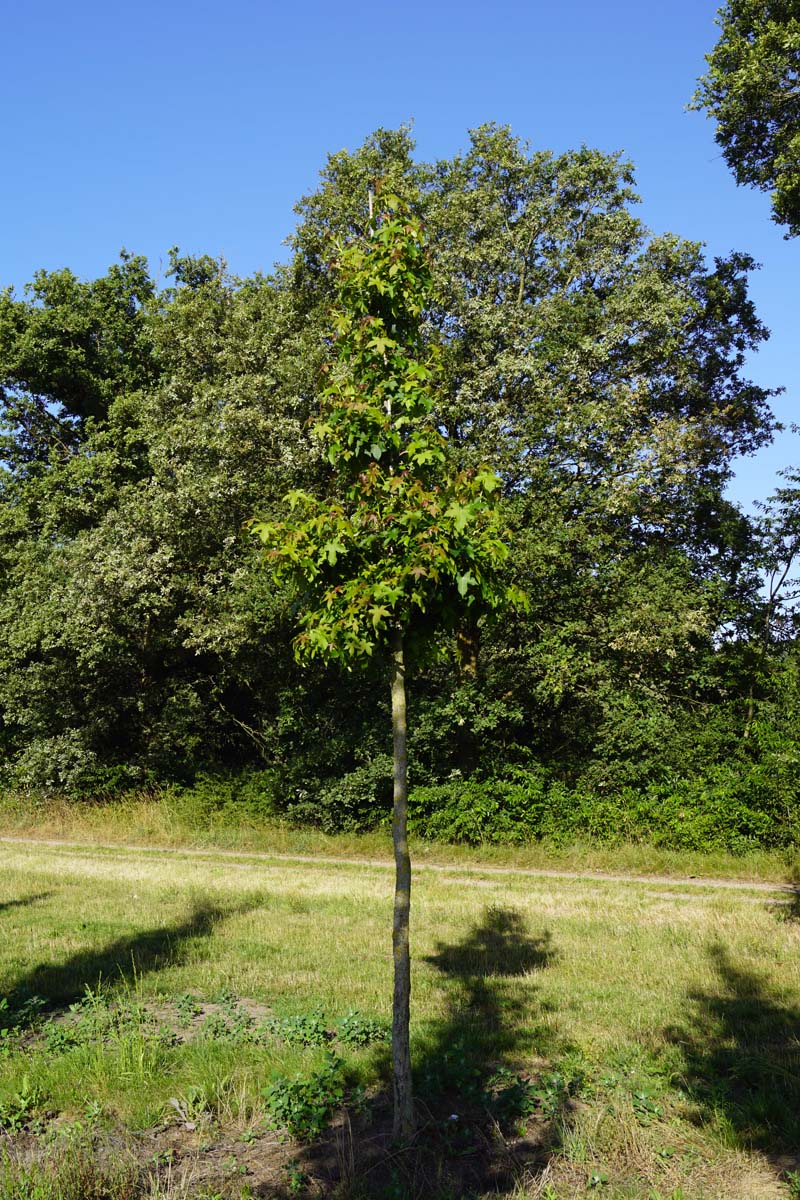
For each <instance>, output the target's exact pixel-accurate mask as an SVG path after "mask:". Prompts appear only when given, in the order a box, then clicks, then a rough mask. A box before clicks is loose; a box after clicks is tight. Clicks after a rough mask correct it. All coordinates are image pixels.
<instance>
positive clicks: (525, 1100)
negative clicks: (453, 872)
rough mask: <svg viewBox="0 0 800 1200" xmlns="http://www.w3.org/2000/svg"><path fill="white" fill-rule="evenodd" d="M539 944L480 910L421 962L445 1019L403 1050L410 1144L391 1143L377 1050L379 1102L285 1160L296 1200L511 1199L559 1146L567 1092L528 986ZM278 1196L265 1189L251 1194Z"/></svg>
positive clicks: (545, 950) (544, 955) (502, 917)
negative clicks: (408, 1079)
mask: <svg viewBox="0 0 800 1200" xmlns="http://www.w3.org/2000/svg"><path fill="white" fill-rule="evenodd" d="M553 957H554V951H553V947H552V944H551V938H550V934H549V933H548V932H546V931H545V932H543V933H541V934H539V935H537V936H533V935H532V934H531V933H530V931H529V929H528V927H527V925H526V922H525V920H524V918H523V917H522V915H521V914H520V913H519V912H517V911H516V910H514V909H512V908H488V909H487V910H486V911H485V913H484V914H483V917H482V918H481V920H480V921H479V922H477V923H476V925H475V926H474V927H473V928H472V929H471V930H470V931H469V932H468V933H467V935H466V936H465V937H464V938H463V939H462V940H461V941H459V942H455V943H452V944H448V943H444V942H442V943H439V944H438V945H437V946H436V949H435V951H434V953H432V954H431V955H429V956H428V957H427V958H426V959H425V960H424V961H425V962H426V963H427V964H428V965H429V966H430V967H432V968H433V969H434V971H435V972H436V973H437V975H438V976H439V980H440V986H441V988H442V990H443V992H444V998H445V1005H446V1015H445V1017H444V1018H443V1019H442V1020H439V1021H437V1022H431V1023H429V1024H428V1025H427V1027H424V1028H423V1029H422V1030H421V1031H420V1032H419V1033H418V1035H417V1036H416V1038H415V1039H414V1087H415V1098H416V1105H417V1117H418V1132H417V1135H416V1137H415V1139H414V1142H413V1144H412V1145H411V1146H409V1147H407V1148H405V1149H398V1148H397V1147H394V1146H392V1143H391V1100H390V1096H391V1090H390V1086H389V1083H390V1062H389V1051H388V1048H384V1049H383V1050H382V1051H381V1057H380V1060H379V1066H380V1070H381V1074H382V1077H383V1079H384V1080H385V1088H384V1090H383V1091H382V1092H381V1093H380V1094H379V1095H378V1096H376V1097H374V1098H372V1099H371V1100H370V1101H369V1103H368V1104H367V1105H366V1108H365V1109H364V1110H363V1111H362V1113H361V1114H360V1115H353V1114H350V1116H346V1117H344V1119H343V1120H340V1121H339V1122H338V1123H337V1125H336V1127H335V1129H334V1131H333V1136H332V1137H331V1138H329V1139H328V1140H327V1141H325V1142H321V1143H319V1144H318V1145H315V1146H311V1147H307V1148H305V1149H304V1150H302V1151H301V1152H299V1153H298V1155H297V1156H296V1169H297V1171H298V1173H299V1175H298V1178H300V1177H304V1178H305V1179H306V1181H307V1191H305V1192H301V1193H300V1194H304V1195H312V1194H313V1195H337V1196H339V1195H341V1196H347V1197H351V1198H353V1200H355V1198H357V1197H358V1198H361V1197H363V1198H366V1197H369V1198H370V1200H381V1198H385V1200H434V1198H437V1197H442V1198H445V1197H447V1198H451V1200H452V1198H453V1197H458V1198H459V1200H467V1198H468V1197H472V1196H478V1195H482V1194H486V1193H487V1192H490V1193H491V1194H493V1195H497V1196H503V1195H511V1194H512V1193H513V1192H514V1191H515V1189H516V1188H517V1187H518V1185H519V1181H520V1179H521V1178H523V1177H525V1176H531V1175H532V1176H535V1175H536V1174H537V1173H539V1172H540V1171H541V1170H542V1169H543V1167H544V1166H545V1165H546V1163H547V1162H548V1160H549V1158H550V1157H551V1156H552V1154H553V1152H554V1150H555V1149H556V1148H557V1146H558V1144H559V1133H560V1130H561V1128H562V1127H563V1123H564V1121H565V1120H568V1119H569V1114H570V1111H571V1108H572V1106H573V1102H572V1099H571V1090H572V1087H571V1085H572V1083H574V1081H570V1080H567V1079H564V1078H562V1077H561V1076H560V1075H559V1074H558V1073H557V1072H554V1071H553V1070H552V1067H551V1066H550V1065H549V1060H550V1059H551V1058H552V1057H553V1056H556V1055H559V1054H561V1053H563V1052H564V1051H565V1049H566V1047H565V1045H564V1042H563V1039H562V1038H560V1036H559V1035H558V1032H557V1029H556V1025H555V1022H554V1020H553V1017H552V1014H550V1013H549V1012H548V1011H547V1009H546V1006H545V1005H544V1003H543V1002H542V1000H541V998H539V997H538V995H537V987H536V984H535V982H534V981H533V980H532V976H535V974H536V973H538V972H540V971H543V970H545V969H546V968H547V966H548V964H549V963H550V962H552V960H553ZM254 1194H255V1195H256V1196H261V1197H264V1198H266V1197H268V1196H270V1197H276V1198H277V1197H279V1196H289V1195H290V1194H297V1193H292V1192H291V1189H287V1190H285V1191H283V1192H282V1191H281V1190H280V1189H277V1190H276V1188H275V1185H274V1184H272V1185H270V1186H268V1187H267V1186H264V1187H263V1188H262V1190H257V1191H256V1192H255V1193H254Z"/></svg>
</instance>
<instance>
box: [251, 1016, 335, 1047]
mask: <svg viewBox="0 0 800 1200" xmlns="http://www.w3.org/2000/svg"><path fill="white" fill-rule="evenodd" d="M266 1028H267V1029H269V1030H270V1032H271V1033H273V1034H275V1036H276V1037H279V1038H280V1039H281V1041H284V1042H286V1043H287V1044H288V1045H289V1046H324V1045H326V1043H328V1042H329V1041H330V1040H331V1033H330V1030H329V1029H328V1028H327V1026H326V1024H325V1018H324V1017H323V1015H322V1013H321V1012H320V1011H319V1010H318V1009H314V1010H313V1011H312V1012H310V1013H300V1014H299V1015H298V1016H295V1017H283V1018H275V1019H273V1020H271V1021H268V1022H266Z"/></svg>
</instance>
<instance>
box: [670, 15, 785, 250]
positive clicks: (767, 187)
mask: <svg viewBox="0 0 800 1200" xmlns="http://www.w3.org/2000/svg"><path fill="white" fill-rule="evenodd" d="M718 24H719V25H720V27H721V33H720V37H719V41H718V42H717V44H716V46H715V47H714V49H713V50H712V52H711V53H710V54H708V55H706V61H707V63H708V71H707V72H706V74H705V75H704V76H703V77H702V78H701V79H700V81H699V84H698V88H697V92H696V93H695V96H694V100H693V107H695V108H699V109H705V110H706V112H707V114H708V115H709V116H710V117H713V119H714V120H715V121H716V122H717V131H716V139H717V142H718V144H719V145H720V147H721V148H722V153H723V155H724V157H725V161H726V163H727V164H728V166H729V167H730V169H731V170H732V171H733V173H734V175H735V177H736V182H737V183H740V184H741V183H745V184H751V185H752V186H754V187H757V188H760V189H761V191H764V192H770V193H771V194H772V214H773V219H774V220H775V221H776V222H777V223H778V224H779V225H785V226H786V227H787V233H786V236H787V237H796V236H797V235H798V234H800V10H799V9H798V7H797V3H796V0H728V3H727V4H725V6H724V7H723V8H721V9H720V10H719V19H718Z"/></svg>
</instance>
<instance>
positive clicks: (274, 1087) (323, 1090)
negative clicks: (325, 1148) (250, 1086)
mask: <svg viewBox="0 0 800 1200" xmlns="http://www.w3.org/2000/svg"><path fill="white" fill-rule="evenodd" d="M263 1095H264V1099H265V1100H266V1102H267V1107H268V1108H269V1111H270V1113H271V1114H272V1116H273V1118H274V1119H275V1121H277V1123H278V1125H280V1126H281V1127H283V1128H284V1129H286V1130H287V1132H288V1133H289V1135H290V1136H291V1137H293V1138H296V1139H297V1140H298V1141H305V1142H307V1141H313V1139H314V1138H316V1137H319V1135H320V1134H321V1133H322V1131H323V1130H324V1129H325V1127H326V1125H327V1124H328V1120H329V1118H330V1116H331V1114H332V1113H333V1111H334V1110H335V1109H336V1108H338V1107H339V1105H340V1104H341V1103H342V1101H343V1099H344V1084H343V1080H342V1063H341V1060H340V1059H339V1058H337V1057H336V1055H335V1054H332V1053H330V1052H328V1054H326V1056H325V1065H324V1066H323V1067H322V1068H321V1069H320V1070H319V1071H317V1072H315V1073H314V1074H312V1075H308V1076H305V1077H304V1076H302V1075H295V1076H294V1078H293V1079H284V1078H277V1079H275V1080H274V1081H273V1082H272V1083H271V1084H270V1086H269V1087H268V1088H265V1089H264V1092H263Z"/></svg>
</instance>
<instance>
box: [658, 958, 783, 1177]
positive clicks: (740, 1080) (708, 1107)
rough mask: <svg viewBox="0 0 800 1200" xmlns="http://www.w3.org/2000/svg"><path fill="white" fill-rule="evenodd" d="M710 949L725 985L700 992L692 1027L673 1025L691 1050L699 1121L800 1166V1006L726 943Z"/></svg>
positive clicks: (672, 1036) (688, 1069)
mask: <svg viewBox="0 0 800 1200" xmlns="http://www.w3.org/2000/svg"><path fill="white" fill-rule="evenodd" d="M709 954H710V956H711V960H712V962H713V964H714V967H715V968H716V971H717V974H718V976H719V982H720V987H719V989H715V990H714V991H713V992H695V993H693V994H692V995H691V996H690V997H689V999H690V1001H691V1006H692V1011H691V1014H690V1016H689V1019H688V1020H687V1023H686V1025H685V1026H684V1027H681V1028H671V1029H669V1030H668V1031H667V1038H668V1040H669V1041H671V1042H672V1043H674V1044H677V1045H679V1046H680V1048H681V1050H682V1052H683V1056H684V1062H685V1080H686V1085H687V1088H688V1091H689V1094H690V1096H691V1098H692V1100H693V1101H694V1104H695V1106H696V1119H697V1120H698V1121H701V1122H702V1123H703V1124H706V1123H711V1124H712V1125H716V1126H717V1127H718V1128H719V1129H720V1133H721V1135H722V1136H723V1137H725V1138H726V1140H727V1141H728V1142H730V1141H731V1140H734V1141H735V1143H736V1144H737V1145H739V1146H741V1147H745V1148H752V1149H756V1150H759V1151H761V1152H762V1153H763V1154H764V1155H765V1156H766V1157H767V1158H769V1159H770V1160H771V1161H773V1162H774V1163H776V1164H778V1165H779V1166H780V1167H781V1168H782V1169H787V1168H792V1169H797V1167H798V1166H800V1009H799V1008H798V1007H797V1006H796V1005H795V1004H794V1003H790V1002H788V1001H787V1000H786V998H785V997H784V996H782V995H781V993H780V991H779V990H776V989H775V988H774V987H772V986H771V985H770V984H769V983H767V982H766V980H764V979H763V978H762V977H761V976H759V975H758V974H756V973H755V972H753V971H748V970H744V969H743V968H741V967H738V966H737V965H736V964H735V963H734V962H733V961H732V960H731V957H730V954H729V952H728V950H727V948H726V947H725V946H724V945H722V944H721V943H716V944H714V945H713V946H712V947H711V949H710V951H709Z"/></svg>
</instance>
